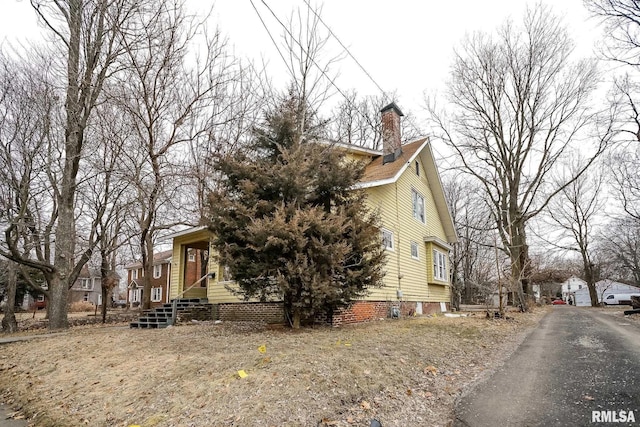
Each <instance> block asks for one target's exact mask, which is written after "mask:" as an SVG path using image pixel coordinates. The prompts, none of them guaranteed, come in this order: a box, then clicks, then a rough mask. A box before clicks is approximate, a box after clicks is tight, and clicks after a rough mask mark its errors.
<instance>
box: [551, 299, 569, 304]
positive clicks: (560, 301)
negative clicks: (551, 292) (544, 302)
mask: <svg viewBox="0 0 640 427" xmlns="http://www.w3.org/2000/svg"><path fill="white" fill-rule="evenodd" d="M551 304H553V305H566V304H567V303H566V302H565V301H564V300H563V299H554V300H553V302H552V303H551Z"/></svg>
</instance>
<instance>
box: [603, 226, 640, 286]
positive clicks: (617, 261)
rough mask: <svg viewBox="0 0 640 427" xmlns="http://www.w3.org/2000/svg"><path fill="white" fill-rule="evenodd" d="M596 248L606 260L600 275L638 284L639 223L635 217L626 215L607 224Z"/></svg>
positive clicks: (639, 268)
mask: <svg viewBox="0 0 640 427" xmlns="http://www.w3.org/2000/svg"><path fill="white" fill-rule="evenodd" d="M597 250H598V253H599V254H601V255H600V256H601V257H602V258H605V260H603V261H606V264H605V265H603V266H602V268H603V269H605V271H604V272H602V273H601V276H605V277H608V278H614V279H615V280H618V281H622V282H628V283H631V284H633V285H635V286H640V223H638V221H637V220H636V219H635V218H631V217H628V216H626V217H622V218H617V219H614V220H613V221H611V222H610V223H609V224H607V226H606V227H605V228H604V230H603V232H602V234H601V236H600V238H599V242H598V245H597Z"/></svg>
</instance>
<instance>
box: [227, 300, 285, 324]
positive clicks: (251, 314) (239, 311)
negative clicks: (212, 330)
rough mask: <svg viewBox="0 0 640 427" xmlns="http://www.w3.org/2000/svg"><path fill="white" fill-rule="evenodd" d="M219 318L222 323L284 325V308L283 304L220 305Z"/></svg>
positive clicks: (247, 303) (248, 303)
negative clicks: (238, 322) (241, 322)
mask: <svg viewBox="0 0 640 427" xmlns="http://www.w3.org/2000/svg"><path fill="white" fill-rule="evenodd" d="M218 318H219V319H220V320H222V321H231V322H233V321H236V322H237V321H243V322H262V323H284V321H285V319H284V307H283V305H282V303H281V302H245V303H237V304H219V305H218Z"/></svg>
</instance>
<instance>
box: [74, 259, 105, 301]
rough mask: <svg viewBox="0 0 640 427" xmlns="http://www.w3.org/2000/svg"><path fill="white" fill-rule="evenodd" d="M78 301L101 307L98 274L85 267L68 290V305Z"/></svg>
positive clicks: (100, 289) (100, 288)
mask: <svg viewBox="0 0 640 427" xmlns="http://www.w3.org/2000/svg"><path fill="white" fill-rule="evenodd" d="M80 301H85V302H90V303H91V304H93V305H102V286H101V278H100V272H96V271H93V270H91V269H89V268H88V267H87V266H85V267H83V268H82V270H81V271H80V275H79V276H78V278H77V279H76V281H75V283H74V284H73V286H72V287H71V289H70V290H69V303H74V302H80Z"/></svg>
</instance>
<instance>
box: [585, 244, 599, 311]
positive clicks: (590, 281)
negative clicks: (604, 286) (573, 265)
mask: <svg viewBox="0 0 640 427" xmlns="http://www.w3.org/2000/svg"><path fill="white" fill-rule="evenodd" d="M583 261H584V280H585V282H587V288H589V299H591V307H598V305H600V304H599V303H598V290H597V289H596V283H595V282H596V281H595V275H594V271H593V267H594V266H593V264H591V262H590V261H589V259H588V258H587V256H586V254H583Z"/></svg>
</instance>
